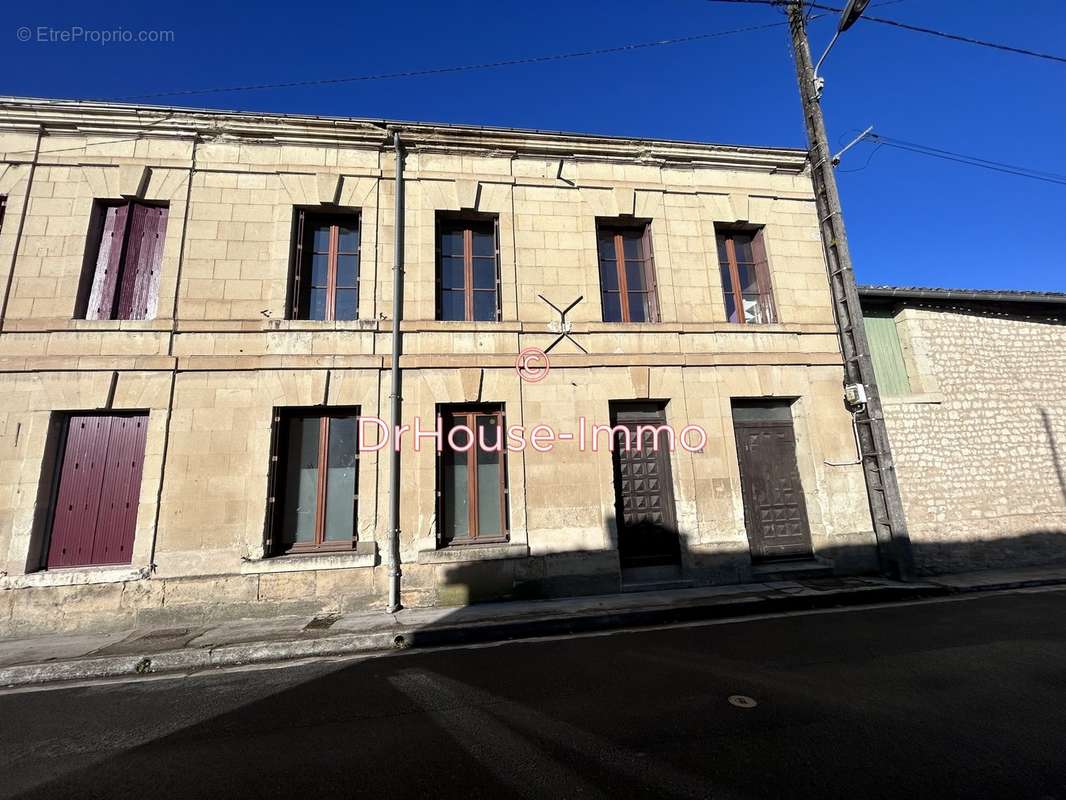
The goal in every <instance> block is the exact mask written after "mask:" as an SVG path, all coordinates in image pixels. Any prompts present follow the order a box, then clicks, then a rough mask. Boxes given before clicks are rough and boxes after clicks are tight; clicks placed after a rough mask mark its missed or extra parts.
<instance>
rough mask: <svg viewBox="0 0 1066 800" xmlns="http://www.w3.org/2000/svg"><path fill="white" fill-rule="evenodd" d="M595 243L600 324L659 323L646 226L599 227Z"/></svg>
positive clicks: (649, 234) (649, 233)
mask: <svg viewBox="0 0 1066 800" xmlns="http://www.w3.org/2000/svg"><path fill="white" fill-rule="evenodd" d="M596 239H597V248H598V250H599V256H600V299H601V301H602V302H603V321H604V322H658V321H659V308H658V303H657V301H656V297H655V269H654V266H653V265H652V257H651V231H650V230H649V226H648V225H647V224H646V223H645V224H642V225H637V226H632V225H630V226H618V225H610V224H601V225H599V226H598V228H597V236H596Z"/></svg>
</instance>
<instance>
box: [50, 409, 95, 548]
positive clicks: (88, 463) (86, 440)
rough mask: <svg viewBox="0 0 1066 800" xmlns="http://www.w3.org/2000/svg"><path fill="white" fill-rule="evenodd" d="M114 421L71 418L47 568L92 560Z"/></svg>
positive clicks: (53, 519)
mask: <svg viewBox="0 0 1066 800" xmlns="http://www.w3.org/2000/svg"><path fill="white" fill-rule="evenodd" d="M110 432H111V418H110V417H99V416H85V417H71V418H70V422H69V424H68V427H67V437H66V444H65V447H64V452H63V461H62V466H61V467H60V475H59V490H58V492H57V495H56V505H55V511H54V514H53V517H52V537H51V540H50V543H49V546H48V562H47V563H48V568H49V569H56V568H57V567H71V566H77V565H82V564H89V563H91V561H92V551H93V539H94V536H95V533H96V519H97V516H98V512H99V508H100V489H101V487H102V485H103V478H104V464H105V463H106V460H107V441H108V438H109V436H110Z"/></svg>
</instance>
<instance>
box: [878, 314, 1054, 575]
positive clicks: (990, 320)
mask: <svg viewBox="0 0 1066 800" xmlns="http://www.w3.org/2000/svg"><path fill="white" fill-rule="evenodd" d="M897 330H898V331H899V332H900V339H901V345H902V346H903V350H904V356H905V360H906V362H907V369H908V373H909V376H910V378H911V388H912V390H913V391H914V392H915V396H912V397H901V398H886V403H885V416H886V419H887V422H888V428H889V436H890V438H891V442H892V449H893V454H894V455H895V458H896V462H897V467H898V475H899V480H900V487H901V490H902V493H903V500H904V504H905V508H906V513H907V522H908V526H909V529H910V534H911V539H912V541H913V543H914V552H915V558H916V560H917V562H918V565H919V567H920V568H921V569H923V570H925V571H930V572H944V571H958V570H965V569H978V568H992V567H1010V566H1021V565H1025V564H1043V563H1049V562H1054V561H1063V560H1066V397H1064V396H1063V394H1062V392H1061V389H1062V387H1063V386H1064V385H1066V327H1063V325H1062V324H1061V322H1060V321H1041V320H1039V319H1023V318H1012V317H1009V316H1004V315H1002V314H993V313H989V312H988V311H982V310H981V309H980V308H970V309H967V308H955V309H944V308H938V307H935V306H929V307H924V308H923V307H908V308H905V309H903V310H902V311H901V312H900V313H899V314H898V315H897Z"/></svg>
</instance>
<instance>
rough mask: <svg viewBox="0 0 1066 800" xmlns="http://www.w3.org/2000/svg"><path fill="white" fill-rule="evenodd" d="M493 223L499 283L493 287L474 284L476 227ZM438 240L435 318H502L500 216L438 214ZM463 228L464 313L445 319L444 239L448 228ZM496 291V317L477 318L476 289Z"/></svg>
mask: <svg viewBox="0 0 1066 800" xmlns="http://www.w3.org/2000/svg"><path fill="white" fill-rule="evenodd" d="M490 223H491V225H492V244H493V248H492V249H493V256H494V260H495V262H496V263H495V267H496V285H495V288H493V289H475V288H474V227H475V226H486V225H488V224H490ZM435 228H436V230H435V240H436V272H437V274H436V318H437V319H438V320H440V321H448V322H500V321H501V320H502V319H503V309H502V306H501V303H500V296H501V294H502V292H501V286H500V218H499V217H498V216H497V215H495V214H492V215H488V214H485V215H476V216H475V215H472V214H437V220H436V226H435ZM455 230H461V231H462V233H463V298H464V312H465V313H464V315H463V319H462V320H444V302H443V301H444V296H443V295H444V252H443V249H442V247H441V241H442V240H443V238H444V233H445V232H446V231H455ZM453 291H454V290H453ZM489 291H491V292H493V293H494V294H495V299H496V302H495V308H496V312H495V318H494V319H491V320H476V319H474V293H475V292H489Z"/></svg>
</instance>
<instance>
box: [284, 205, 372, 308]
mask: <svg viewBox="0 0 1066 800" xmlns="http://www.w3.org/2000/svg"><path fill="white" fill-rule="evenodd" d="M293 261H294V273H293V284H292V285H293V289H292V308H291V315H292V319H314V320H338V319H358V318H359V216H358V214H321V213H317V212H314V211H310V210H305V209H297V212H296V255H295V257H294V259H293Z"/></svg>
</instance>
